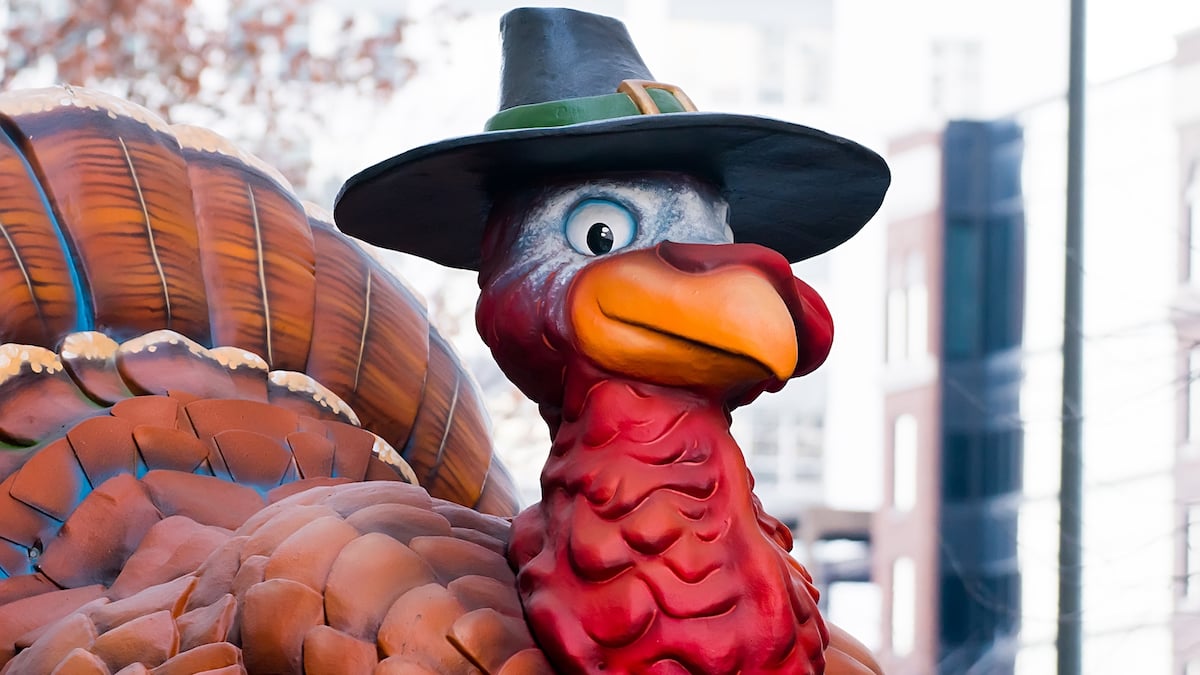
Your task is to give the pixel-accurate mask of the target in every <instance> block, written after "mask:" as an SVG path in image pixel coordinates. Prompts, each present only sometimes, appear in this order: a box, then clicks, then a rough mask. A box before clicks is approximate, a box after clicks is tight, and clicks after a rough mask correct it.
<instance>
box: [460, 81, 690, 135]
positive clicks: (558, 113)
mask: <svg viewBox="0 0 1200 675" xmlns="http://www.w3.org/2000/svg"><path fill="white" fill-rule="evenodd" d="M646 93H648V94H649V95H650V98H652V99H653V100H654V103H655V104H656V105H657V106H658V110H659V112H662V113H681V112H685V108H684V106H683V104H682V103H680V102H679V100H678V99H677V98H675V96H674V95H672V94H671V93H670V92H668V91H666V90H663V89H651V88H647V89H646ZM641 114H643V113H642V111H641V110H639V109H638V107H637V105H636V104H635V103H634V102H633V99H631V98H630V97H629V96H628V95H627V94H623V93H616V94H602V95H600V96H585V97H583V98H568V99H564V100H561V101H547V102H546V103H530V104H528V105H518V106H514V107H512V108H509V109H507V110H501V111H500V112H498V113H496V114H495V115H492V118H491V119H489V120H488V121H487V124H486V125H484V127H483V128H484V130H485V131H506V130H510V129H537V128H542V127H563V126H567V125H568V124H579V123H580V122H596V121H599V120H611V119H616V118H618V117H632V116H635V115H641Z"/></svg>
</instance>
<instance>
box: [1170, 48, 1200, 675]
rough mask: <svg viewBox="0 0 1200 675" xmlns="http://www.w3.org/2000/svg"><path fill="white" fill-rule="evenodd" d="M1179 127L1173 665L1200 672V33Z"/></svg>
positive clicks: (1181, 63) (1177, 78) (1186, 56)
mask: <svg viewBox="0 0 1200 675" xmlns="http://www.w3.org/2000/svg"><path fill="white" fill-rule="evenodd" d="M1174 66H1175V73H1174V85H1175V87H1174V88H1175V91H1176V92H1177V95H1176V97H1175V101H1174V102H1175V108H1174V113H1175V123H1176V125H1177V127H1178V130H1179V158H1178V167H1179V177H1180V180H1179V182H1178V186H1179V192H1178V196H1179V199H1178V200H1177V203H1178V205H1179V214H1180V217H1179V219H1178V222H1179V228H1180V229H1179V236H1178V238H1177V241H1178V243H1179V246H1178V249H1179V250H1178V253H1177V255H1176V261H1177V267H1178V270H1179V274H1178V279H1179V287H1178V292H1177V295H1176V298H1175V302H1174V303H1173V306H1172V308H1173V315H1174V317H1175V326H1176V331H1177V336H1178V340H1179V355H1178V358H1177V366H1176V368H1177V371H1176V372H1177V373H1178V374H1179V380H1178V381H1179V382H1180V386H1178V387H1177V388H1176V391H1177V394H1178V397H1177V398H1178V405H1177V406H1176V410H1177V411H1178V415H1177V418H1178V422H1177V424H1176V433H1177V438H1178V444H1177V446H1176V447H1177V453H1176V466H1175V471H1174V473H1175V499H1176V504H1175V511H1176V512H1175V519H1174V522H1175V525H1176V528H1177V529H1176V532H1177V536H1176V537H1175V555H1174V558H1175V561H1174V570H1175V581H1176V583H1175V584H1174V591H1175V593H1174V596H1175V617H1174V635H1173V637H1174V646H1175V650H1174V651H1175V670H1176V672H1179V673H1183V674H1184V675H1197V673H1200V286H1198V284H1200V94H1197V93H1196V92H1197V91H1198V90H1200V31H1192V32H1191V33H1188V34H1186V35H1184V36H1181V37H1180V40H1179V51H1178V53H1177V54H1176V57H1175V62H1174Z"/></svg>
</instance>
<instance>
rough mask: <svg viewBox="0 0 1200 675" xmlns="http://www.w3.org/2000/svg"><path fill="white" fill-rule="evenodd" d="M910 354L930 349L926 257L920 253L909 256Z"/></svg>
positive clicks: (915, 356)
mask: <svg viewBox="0 0 1200 675" xmlns="http://www.w3.org/2000/svg"><path fill="white" fill-rule="evenodd" d="M905 267H906V268H907V270H906V272H907V275H906V276H907V277H908V356H909V358H910V359H912V358H918V357H921V356H924V355H925V353H926V352H927V351H928V349H929V347H928V343H929V340H928V339H927V337H928V334H929V291H928V290H926V288H925V259H924V256H922V255H921V254H920V253H913V254H910V255H909V256H908V261H907V264H906V265H905Z"/></svg>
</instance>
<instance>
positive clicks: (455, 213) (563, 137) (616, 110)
mask: <svg viewBox="0 0 1200 675" xmlns="http://www.w3.org/2000/svg"><path fill="white" fill-rule="evenodd" d="M500 34H501V37H502V44H503V71H502V76H501V103H500V112H499V113H497V114H496V115H495V116H493V117H492V119H491V120H489V121H488V123H487V126H486V131H485V132H484V133H482V134H478V135H475V136H467V137H465V138H453V139H450V140H445V141H440V142H438V143H433V144H430V145H426V146H422V147H419V148H416V149H413V150H409V151H408V152H405V153H403V154H400V155H397V156H395V157H392V158H391V159H388V160H385V161H383V162H380V163H379V164H376V165H375V166H372V167H370V168H368V169H366V170H364V171H362V172H360V173H359V174H357V175H355V176H353V177H351V178H350V180H348V181H346V184H345V185H343V186H342V189H341V192H340V193H339V194H338V197H337V201H336V204H335V206H334V218H335V220H336V222H337V224H338V226H339V227H340V228H341V229H342V230H343V231H344V232H346V233H348V234H351V235H354V236H356V237H359V238H361V239H364V240H366V241H368V242H370V243H373V244H377V245H379V246H384V247H387V248H392V249H396V250H399V251H404V252H406V253H412V254H415V255H418V256H421V257H423V258H428V259H429V260H433V261H435V262H439V263H441V264H443V265H449V266H451V267H461V268H465V269H478V267H479V262H480V261H479V256H480V244H481V242H482V239H483V228H484V224H485V221H486V219H487V213H488V210H489V208H490V206H491V204H492V200H493V198H494V196H495V195H497V194H498V193H499V191H501V190H505V189H511V188H512V187H515V186H519V185H521V184H522V183H526V182H528V181H530V180H536V179H538V178H541V177H562V176H570V175H578V176H586V175H588V174H596V173H602V172H617V171H680V172H684V173H689V174H693V175H696V176H698V177H701V178H704V179H707V180H710V181H712V182H713V183H715V184H716V185H717V186H718V187H720V188H721V189H722V191H723V194H724V196H725V198H726V199H728V200H729V204H730V215H729V221H730V222H729V225H730V227H731V228H732V230H733V233H734V238H735V239H736V240H737V241H744V242H751V243H757V244H763V245H765V246H768V247H770V248H773V249H775V250H777V251H779V252H780V253H782V254H783V255H784V256H785V257H787V259H788V260H790V261H792V262H795V261H797V260H803V259H804V258H808V257H811V256H814V255H817V254H819V253H823V252H825V251H828V250H829V249H831V248H833V247H834V246H837V245H838V244H840V243H842V242H844V241H845V240H847V239H849V238H850V237H851V236H852V235H854V233H855V232H857V231H858V230H859V229H860V228H861V227H862V226H863V225H864V224H865V223H866V222H867V220H869V219H870V218H871V216H872V215H874V213H875V211H876V210H878V208H879V205H880V203H881V202H882V201H883V194H884V192H885V191H886V190H887V186H888V182H889V181H890V175H889V173H888V168H887V165H886V164H885V163H884V161H883V159H881V158H880V157H879V155H877V154H875V153H874V152H872V151H870V150H868V149H866V148H864V147H862V146H860V145H858V144H856V143H853V142H851V141H848V140H846V139H844V138H839V137H837V136H832V135H830V134H827V133H824V132H822V131H817V130H816V129H811V128H809V127H805V126H800V125H798V124H791V123H788V122H781V121H778V120H773V119H767V118H763V117H754V116H748V115H730V114H724V113H708V112H695V107H694V106H693V105H692V104H691V101H690V100H688V98H687V96H686V95H684V94H683V92H682V91H680V90H679V89H678V88H676V87H672V86H669V85H663V84H660V83H655V82H653V81H652V80H653V77H652V76H651V75H650V71H649V70H648V69H647V68H646V65H645V64H644V63H643V62H642V58H641V56H639V55H638V52H637V49H636V48H635V47H634V45H633V42H632V40H631V39H630V37H629V33H628V32H627V31H626V30H625V26H624V25H623V24H622V23H621V22H619V21H617V20H615V19H611V18H608V17H603V16H597V15H595V14H587V13H585V12H579V11H575V10H570V9H530V8H525V9H516V10H513V11H511V12H509V13H508V14H506V15H505V16H504V18H503V19H501V21H500Z"/></svg>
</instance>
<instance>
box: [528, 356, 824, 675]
mask: <svg viewBox="0 0 1200 675" xmlns="http://www.w3.org/2000/svg"><path fill="white" fill-rule="evenodd" d="M563 412H564V414H563V422H562V426H561V427H560V429H559V430H558V434H557V436H556V439H555V443H554V448H553V450H552V453H551V457H550V459H549V461H548V462H547V464H546V468H545V470H544V471H543V474H542V487H543V495H544V498H543V501H542V503H540V504H538V505H536V506H534V507H532V508H530V509H529V510H527V511H526V512H525V513H523V514H522V515H521V516H520V517H519V518H517V520H516V521H515V522H514V524H513V542H512V546H511V547H510V558H511V560H512V562H513V563H514V564H515V565H516V566H517V568H518V571H519V574H518V583H519V588H520V592H521V595H522V600H523V604H524V607H525V612H526V616H527V617H528V619H529V621H530V625H531V627H532V629H533V632H534V634H535V635H536V637H537V639H538V642H539V644H540V646H541V647H542V648H543V650H545V651H546V653H547V655H548V656H549V657H550V659H551V662H553V663H554V664H555V665H556V667H558V668H560V669H561V670H562V671H563V672H571V673H602V672H603V673H606V674H613V673H735V672H736V673H746V674H749V673H780V674H782V673H788V674H796V673H820V672H822V670H823V668H824V657H823V650H824V647H825V645H826V644H827V642H828V633H827V631H826V629H825V626H824V623H823V622H822V620H821V618H820V615H819V614H818V612H817V606H816V597H817V596H816V591H815V589H813V588H812V586H811V583H810V581H809V579H808V578H807V576H806V575H805V574H804V573H803V571H802V569H803V568H801V567H800V566H799V565H796V564H794V562H793V561H791V559H790V558H789V556H788V554H787V551H786V550H785V548H784V547H783V546H782V545H781V544H790V541H789V539H788V537H786V536H782V535H780V534H779V531H778V530H779V526H778V523H777V521H775V520H774V519H771V518H769V517H766V516H764V515H763V514H762V512H761V509H760V508H759V506H758V504H757V501H756V500H755V499H754V498H753V494H752V493H751V479H750V475H749V473H748V472H747V470H746V467H745V463H744V460H743V459H742V455H741V452H740V451H739V449H738V448H737V445H736V444H735V443H734V441H733V439H732V438H731V437H730V436H729V432H728V423H727V418H726V415H725V411H724V409H723V408H722V407H721V406H720V405H719V404H717V403H713V402H711V401H706V400H703V399H701V398H700V397H697V396H693V395H689V394H686V393H683V392H680V391H678V390H671V389H666V388H662V387H654V386H652V385H645V384H640V383H633V382H625V381H618V380H600V381H599V382H598V383H597V380H596V379H591V383H585V382H583V381H575V382H571V383H569V387H568V392H567V397H566V408H565V409H564V411H563Z"/></svg>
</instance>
